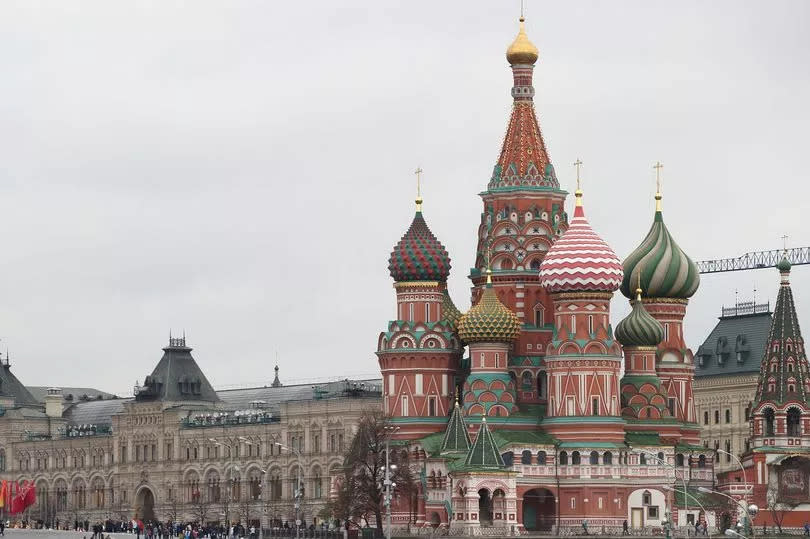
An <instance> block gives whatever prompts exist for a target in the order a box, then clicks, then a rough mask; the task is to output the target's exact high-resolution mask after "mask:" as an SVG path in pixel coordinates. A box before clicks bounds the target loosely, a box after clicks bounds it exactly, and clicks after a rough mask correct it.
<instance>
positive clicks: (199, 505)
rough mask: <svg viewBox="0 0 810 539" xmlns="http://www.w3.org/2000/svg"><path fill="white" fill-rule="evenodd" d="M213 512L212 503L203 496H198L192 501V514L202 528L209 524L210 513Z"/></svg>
mask: <svg viewBox="0 0 810 539" xmlns="http://www.w3.org/2000/svg"><path fill="white" fill-rule="evenodd" d="M210 510H211V503H210V502H208V500H206V499H204V498H203V497H202V496H200V495H197V496H195V497H194V498H193V499H192V501H191V512H192V514H193V515H194V519H195V520H196V521H197V524H199V525H200V526H205V524H206V522H208V513H209V512H210Z"/></svg>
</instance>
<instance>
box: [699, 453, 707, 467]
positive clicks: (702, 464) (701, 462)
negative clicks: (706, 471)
mask: <svg viewBox="0 0 810 539" xmlns="http://www.w3.org/2000/svg"><path fill="white" fill-rule="evenodd" d="M705 467H706V455H700V456H699V457H698V468H705Z"/></svg>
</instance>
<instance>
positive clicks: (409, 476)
mask: <svg viewBox="0 0 810 539" xmlns="http://www.w3.org/2000/svg"><path fill="white" fill-rule="evenodd" d="M387 426H388V420H387V418H386V417H385V416H384V415H383V414H382V413H381V412H379V411H376V410H374V411H367V412H365V413H364V414H363V415H362V416H361V418H360V422H359V423H358V426H357V433H356V434H355V436H354V438H353V439H352V443H351V445H350V446H349V449H348V451H347V452H346V455H345V457H344V460H343V470H344V477H343V481H342V482H341V483H340V485H339V488H338V489H337V493H336V496H335V499H334V500H332V503H331V507H332V508H333V514H334V515H335V516H337V517H338V518H341V519H343V520H347V521H348V520H350V519H351V518H356V517H360V518H363V519H365V520H366V521H368V520H369V517H371V516H372V515H373V517H374V520H375V521H376V524H377V529H378V530H382V529H383V517H382V515H383V510H384V506H383V504H384V500H385V485H384V484H383V482H384V479H385V464H386V455H385V449H386V440H387V437H388V436H389V431H388V430H387V429H386V427H387ZM407 455H408V453H407V451H404V450H403V451H392V452H391V454H390V455H389V464H396V465H397V469H396V470H394V471H393V473H392V475H391V479H392V481H394V482H396V483H397V487H396V488H397V491H398V492H399V493H400V495H407V496H408V497H409V499H410V498H411V497H412V494H411V493H412V492H415V491H416V489H418V484H417V482H416V481H415V477H414V474H413V472H412V470H411V467H410V463H409V462H408V458H407Z"/></svg>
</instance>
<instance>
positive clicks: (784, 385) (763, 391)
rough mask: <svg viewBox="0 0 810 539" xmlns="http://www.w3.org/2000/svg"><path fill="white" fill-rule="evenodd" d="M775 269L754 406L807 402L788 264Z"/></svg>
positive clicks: (808, 382)
mask: <svg viewBox="0 0 810 539" xmlns="http://www.w3.org/2000/svg"><path fill="white" fill-rule="evenodd" d="M776 267H777V269H778V270H779V277H780V284H779V295H778V296H777V297H776V307H775V308H774V312H773V321H772V322H771V329H770V332H769V334H768V340H767V345H766V348H765V354H764V355H763V357H762V365H761V366H760V371H759V382H758V385H757V394H756V403H757V405H759V404H761V403H763V402H769V403H773V404H776V405H777V406H782V405H783V404H787V403H788V402H791V401H792V402H796V401H799V402H802V403H805V404H806V403H807V402H808V399H810V375H808V372H807V368H806V366H807V356H806V355H805V351H804V340H803V339H802V333H801V330H800V329H799V319H798V318H797V316H796V306H795V305H794V303H793V291H792V290H791V288H790V262H789V261H788V260H787V257H783V258H782V261H781V262H779V264H777V266H776Z"/></svg>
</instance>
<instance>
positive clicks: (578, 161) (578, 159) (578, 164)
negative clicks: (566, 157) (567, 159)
mask: <svg viewBox="0 0 810 539" xmlns="http://www.w3.org/2000/svg"><path fill="white" fill-rule="evenodd" d="M574 166H575V167H577V191H579V168H580V167H581V166H582V159H580V158H578V157H577V160H576V161H574Z"/></svg>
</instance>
